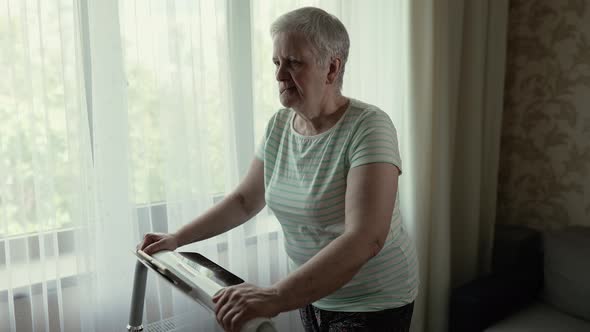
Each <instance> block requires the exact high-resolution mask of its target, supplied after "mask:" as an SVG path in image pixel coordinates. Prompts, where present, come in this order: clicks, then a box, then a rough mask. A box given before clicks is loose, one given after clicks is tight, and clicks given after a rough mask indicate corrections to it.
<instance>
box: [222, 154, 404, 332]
mask: <svg viewBox="0 0 590 332" xmlns="http://www.w3.org/2000/svg"><path fill="white" fill-rule="evenodd" d="M398 176H399V170H398V168H397V167H396V166H394V165H393V164H388V163H373V164H366V165H362V166H359V167H355V168H352V169H350V171H349V173H348V178H347V189H346V202H345V206H346V211H345V230H344V233H343V234H342V235H341V236H339V237H338V238H336V239H335V240H333V241H332V242H331V243H330V244H329V245H327V246H326V247H324V248H323V249H322V250H320V251H319V252H318V253H317V254H316V255H315V256H314V257H313V258H312V259H310V260H309V261H308V262H306V263H305V264H303V265H302V266H301V267H299V268H298V269H297V270H296V271H293V273H291V274H289V276H287V277H286V278H285V279H283V280H281V281H279V282H277V283H276V284H275V285H273V286H272V287H270V288H258V287H255V286H252V285H238V286H234V287H229V288H226V289H225V290H224V291H223V292H221V293H220V294H219V295H218V296H216V297H215V298H214V302H216V304H217V319H218V321H219V322H220V323H221V324H222V326H223V327H224V328H225V329H226V330H229V331H237V330H238V329H239V328H240V327H241V325H242V324H243V323H244V322H245V321H246V320H248V319H252V318H254V317H273V316H275V315H277V314H279V313H280V312H284V311H290V310H294V309H297V308H300V307H303V306H305V305H307V304H309V303H312V302H314V301H316V300H318V299H321V298H323V297H325V296H327V295H329V294H331V293H333V292H334V291H336V290H338V289H339V288H341V287H342V286H344V285H345V284H346V283H347V282H349V281H350V280H351V279H352V278H353V277H354V275H355V274H356V273H357V272H358V271H359V270H360V269H361V267H362V266H363V265H364V264H365V263H366V262H367V261H368V260H369V259H371V258H372V257H374V256H375V255H377V254H378V253H379V251H380V250H381V248H382V247H383V244H384V242H385V240H386V238H387V234H388V233H389V227H390V222H391V216H392V213H393V208H394V204H395V198H396V194H397V187H398Z"/></svg>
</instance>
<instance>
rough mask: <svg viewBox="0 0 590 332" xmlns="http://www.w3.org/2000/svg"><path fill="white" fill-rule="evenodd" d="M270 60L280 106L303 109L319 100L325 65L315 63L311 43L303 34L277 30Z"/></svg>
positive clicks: (317, 103)
mask: <svg viewBox="0 0 590 332" xmlns="http://www.w3.org/2000/svg"><path fill="white" fill-rule="evenodd" d="M272 60H273V62H274V64H275V68H276V72H275V75H276V78H277V81H278V82H279V99H280V100H281V104H283V106H285V107H290V108H293V109H304V108H306V107H316V106H317V105H319V104H320V103H321V102H322V98H323V97H324V94H325V91H326V88H327V86H326V83H327V76H328V69H329V66H327V65H325V66H323V67H322V66H320V65H319V64H318V63H317V61H316V58H315V56H314V51H313V46H312V45H311V44H310V43H309V42H308V41H307V39H306V38H305V37H304V36H303V34H301V33H297V32H288V33H278V34H277V35H276V36H275V38H274V47H273V59H272Z"/></svg>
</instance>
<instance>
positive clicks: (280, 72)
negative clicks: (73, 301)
mask: <svg viewBox="0 0 590 332" xmlns="http://www.w3.org/2000/svg"><path fill="white" fill-rule="evenodd" d="M275 76H276V79H277V81H284V80H286V79H288V78H289V74H288V73H287V71H286V70H285V66H284V65H283V64H280V65H278V66H277V69H276V72H275Z"/></svg>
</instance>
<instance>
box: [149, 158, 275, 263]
mask: <svg viewBox="0 0 590 332" xmlns="http://www.w3.org/2000/svg"><path fill="white" fill-rule="evenodd" d="M265 204H266V202H265V200H264V163H263V162H262V161H261V160H259V159H258V158H254V160H253V161H252V163H251V164H250V168H249V170H248V173H247V174H246V176H245V177H244V178H243V179H242V181H241V182H240V184H239V185H238V186H237V187H236V189H235V190H234V191H233V192H232V193H230V194H229V195H227V196H226V197H225V198H224V199H223V200H222V201H221V202H219V203H218V204H216V205H214V206H213V207H211V208H210V209H209V210H207V211H206V212H205V213H204V214H202V215H200V216H199V217H197V218H196V219H194V220H193V221H191V222H190V223H189V224H186V225H184V226H183V227H181V228H180V229H179V230H178V231H176V232H175V233H172V234H157V233H148V234H146V235H145V237H144V239H143V241H142V242H141V243H140V244H139V245H138V249H140V250H143V251H145V252H146V253H147V254H153V253H155V252H157V251H160V250H164V249H168V250H175V249H176V248H177V247H180V246H183V245H186V244H189V243H192V242H196V241H201V240H205V239H208V238H210V237H213V236H216V235H219V234H221V233H224V232H226V231H228V230H230V229H232V228H234V227H236V226H239V225H241V224H243V223H245V222H246V221H248V220H249V219H250V218H252V217H253V216H255V215H256V214H257V213H258V212H260V210H262V208H264V206H265Z"/></svg>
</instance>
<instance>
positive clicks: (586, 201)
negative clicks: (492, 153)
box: [497, 0, 590, 229]
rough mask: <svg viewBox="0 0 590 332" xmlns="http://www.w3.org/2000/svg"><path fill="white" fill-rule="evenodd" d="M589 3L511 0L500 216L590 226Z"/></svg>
mask: <svg viewBox="0 0 590 332" xmlns="http://www.w3.org/2000/svg"><path fill="white" fill-rule="evenodd" d="M589 7H590V1H588V0H511V1H510V12H509V27H508V51H507V52H508V53H507V59H506V61H507V64H506V83H505V100H504V106H505V107H504V114H503V123H502V137H501V150H500V171H499V184H498V211H497V222H498V223H501V224H522V225H528V226H531V227H534V228H539V229H553V228H559V227H561V226H564V225H570V224H585V225H589V226H590V8H589Z"/></svg>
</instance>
